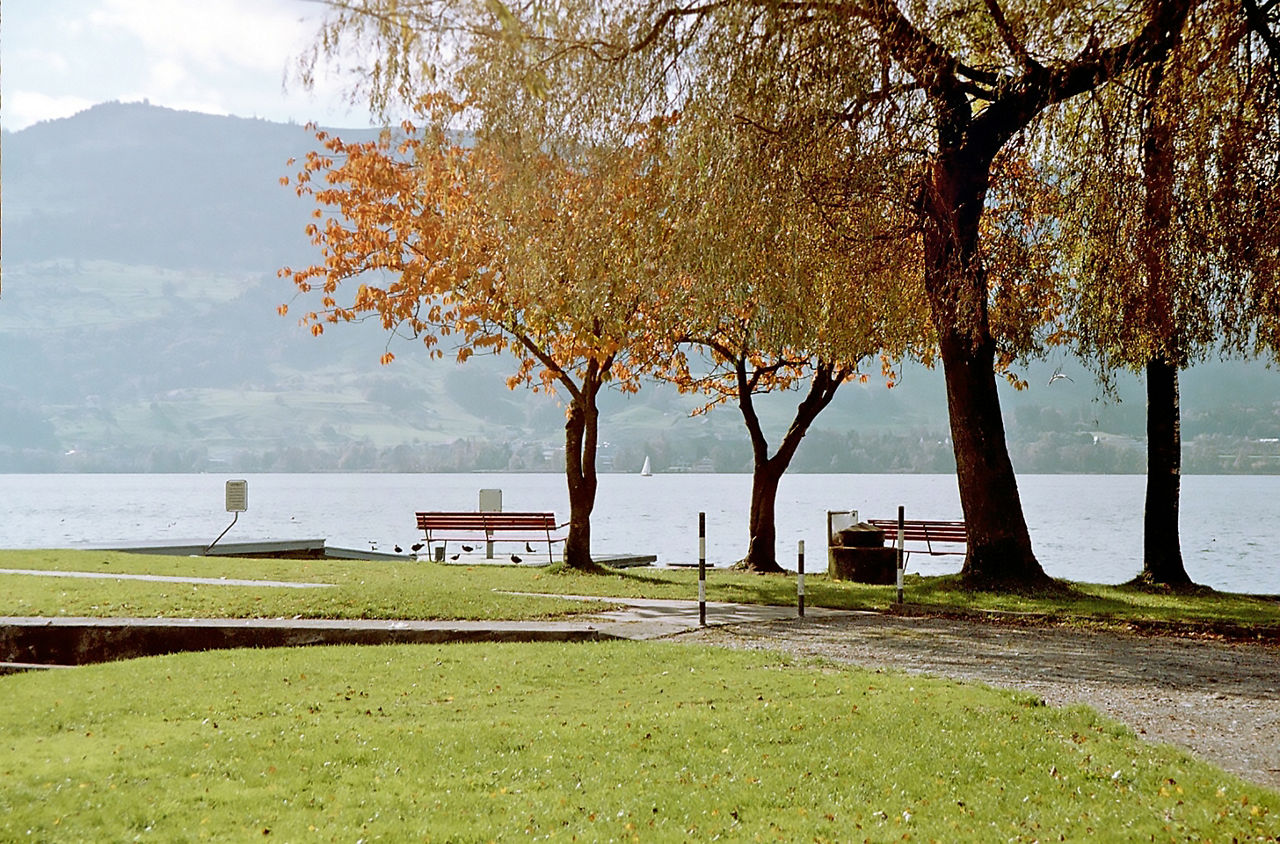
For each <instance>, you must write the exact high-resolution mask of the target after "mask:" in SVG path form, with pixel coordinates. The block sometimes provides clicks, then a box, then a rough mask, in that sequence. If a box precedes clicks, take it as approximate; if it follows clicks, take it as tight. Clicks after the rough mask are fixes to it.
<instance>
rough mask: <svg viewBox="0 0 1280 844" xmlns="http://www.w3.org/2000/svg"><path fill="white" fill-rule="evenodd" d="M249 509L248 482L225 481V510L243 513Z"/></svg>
mask: <svg viewBox="0 0 1280 844" xmlns="http://www.w3.org/2000/svg"><path fill="white" fill-rule="evenodd" d="M248 509H249V482H248V481H227V512H228V513H243V512H244V511H245V510H248Z"/></svg>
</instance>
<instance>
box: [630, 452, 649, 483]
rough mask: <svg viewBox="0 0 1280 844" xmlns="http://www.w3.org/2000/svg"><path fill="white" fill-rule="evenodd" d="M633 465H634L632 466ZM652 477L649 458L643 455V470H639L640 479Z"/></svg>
mask: <svg viewBox="0 0 1280 844" xmlns="http://www.w3.org/2000/svg"><path fill="white" fill-rule="evenodd" d="M632 465H634V464H632ZM652 476H653V470H652V469H650V468H649V456H648V455H645V458H644V468H643V469H641V470H640V477H642V478H649V477H652Z"/></svg>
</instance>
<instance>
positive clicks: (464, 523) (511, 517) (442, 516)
mask: <svg viewBox="0 0 1280 844" xmlns="http://www.w3.org/2000/svg"><path fill="white" fill-rule="evenodd" d="M417 516H418V530H421V531H432V530H474V531H484V532H489V531H494V530H543V531H546V530H555V529H556V514H555V513H531V512H472V511H458V512H435V513H418V514H417Z"/></svg>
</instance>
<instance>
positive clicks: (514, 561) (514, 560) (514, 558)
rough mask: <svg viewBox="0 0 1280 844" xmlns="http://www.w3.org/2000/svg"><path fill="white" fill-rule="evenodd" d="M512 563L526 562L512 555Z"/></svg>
mask: <svg viewBox="0 0 1280 844" xmlns="http://www.w3.org/2000/svg"><path fill="white" fill-rule="evenodd" d="M511 562H513V563H523V562H524V560H522V559H520V558H519V557H517V556H516V555H515V554H512V555H511Z"/></svg>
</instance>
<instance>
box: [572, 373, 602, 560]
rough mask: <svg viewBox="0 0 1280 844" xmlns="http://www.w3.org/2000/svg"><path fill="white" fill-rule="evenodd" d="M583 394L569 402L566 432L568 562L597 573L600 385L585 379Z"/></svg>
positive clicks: (581, 392)
mask: <svg viewBox="0 0 1280 844" xmlns="http://www.w3.org/2000/svg"><path fill="white" fill-rule="evenodd" d="M584 382H585V383H584V384H583V385H582V389H581V391H580V393H579V394H578V395H576V396H574V398H573V399H572V401H571V402H570V403H569V412H568V417H567V418H566V420H565V423H564V432H565V454H564V457H565V460H564V468H565V477H566V479H567V481H568V485H569V534H568V536H567V537H566V538H565V542H564V562H565V565H566V566H568V567H569V568H572V569H578V570H580V571H596V570H597V569H598V568H599V567H598V566H597V565H596V564H595V562H594V561H593V560H592V559H591V511H592V510H593V509H595V506H596V433H597V429H598V426H599V411H598V410H597V408H596V394H597V392H598V391H599V389H600V385H599V384H596V383H593V380H588V379H584Z"/></svg>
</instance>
